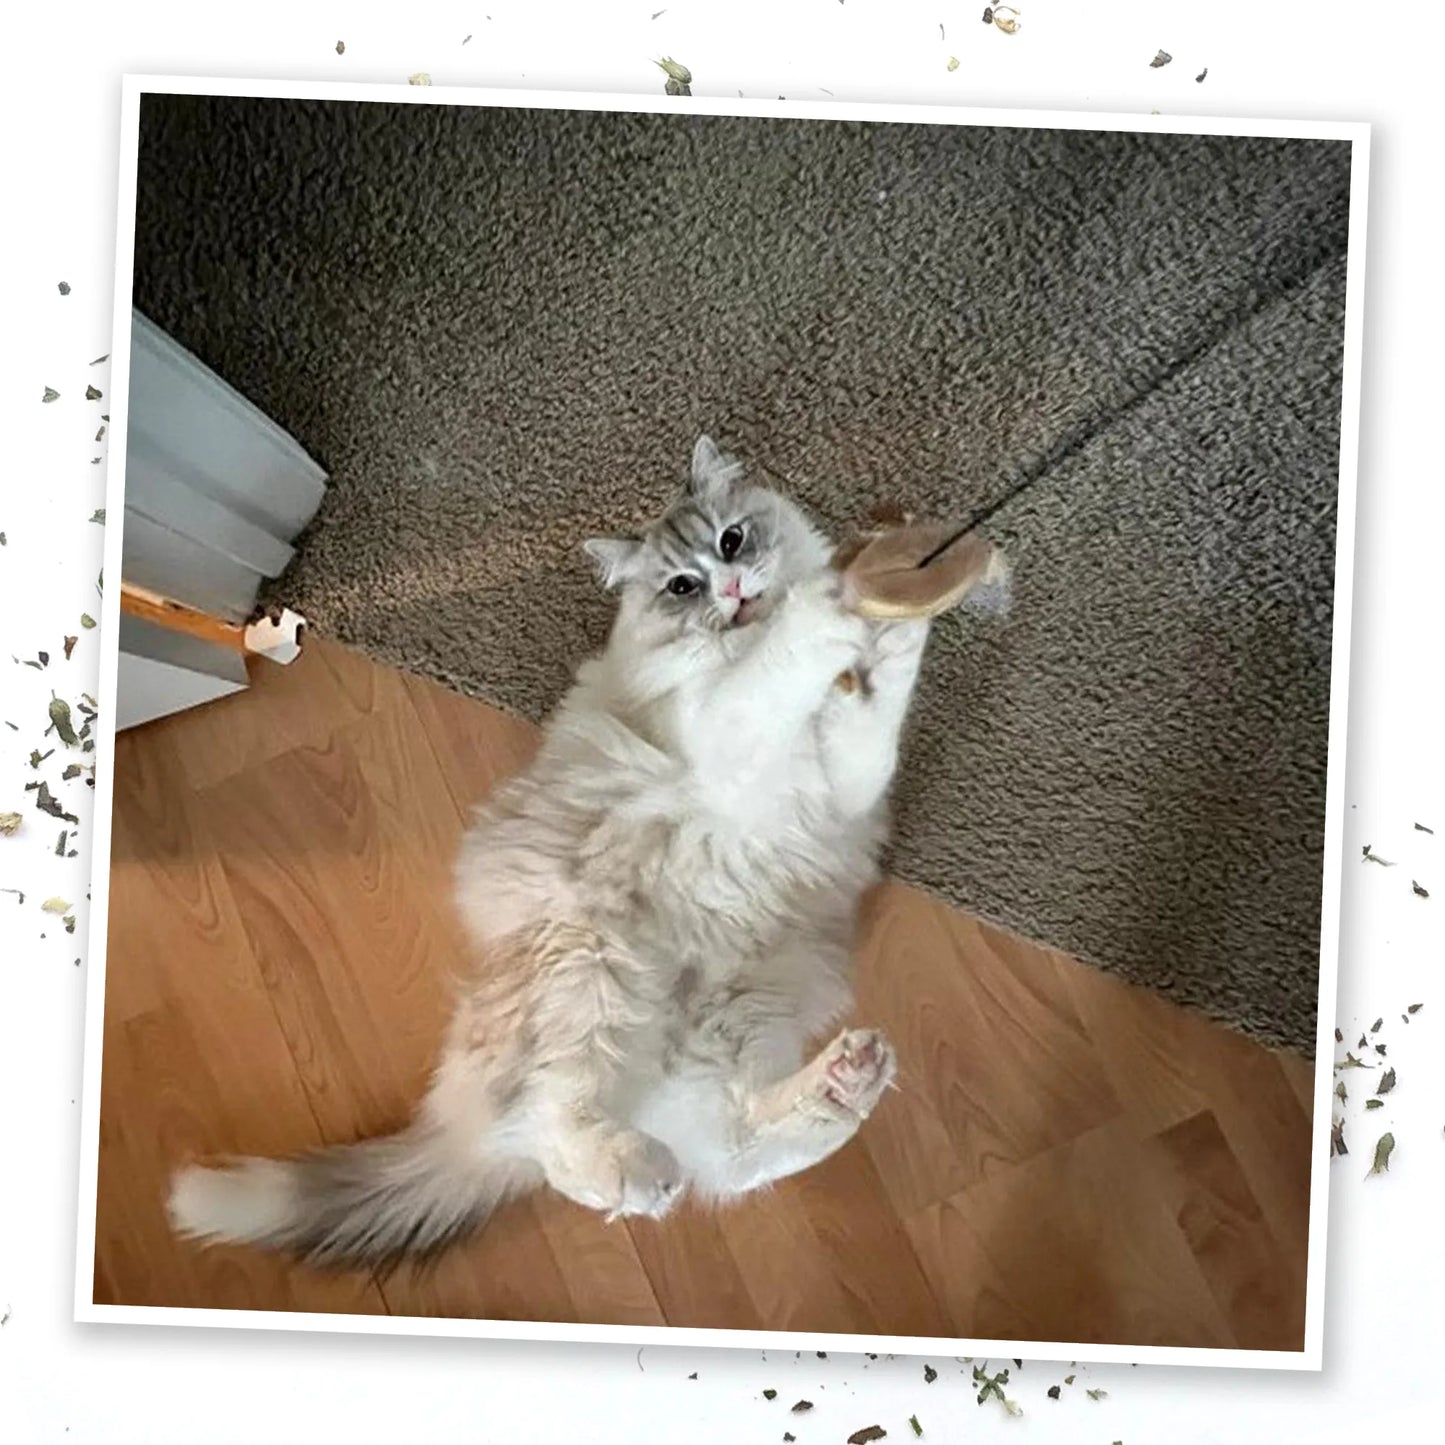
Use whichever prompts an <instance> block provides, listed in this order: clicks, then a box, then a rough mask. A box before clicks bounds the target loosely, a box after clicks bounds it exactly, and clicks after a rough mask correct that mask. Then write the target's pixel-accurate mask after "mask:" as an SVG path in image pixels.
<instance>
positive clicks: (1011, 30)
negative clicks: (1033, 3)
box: [993, 5, 1019, 35]
mask: <svg viewBox="0 0 1445 1445" xmlns="http://www.w3.org/2000/svg"><path fill="white" fill-rule="evenodd" d="M1005 10H1007V11H1008V12H1009V13H1008V15H1005V14H1004V13H1003V12H1004V11H1005ZM1018 14H1019V12H1018V11H1017V10H1015V9H1014V8H1013V6H1012V5H995V6H994V7H993V23H994V24H995V25H996V26H998V28H999V29H1000V30H1002V31H1003V33H1004V34H1005V35H1013V34H1016V33H1017V31H1018V28H1019V21H1018Z"/></svg>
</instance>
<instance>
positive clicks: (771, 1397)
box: [763, 1390, 778, 1400]
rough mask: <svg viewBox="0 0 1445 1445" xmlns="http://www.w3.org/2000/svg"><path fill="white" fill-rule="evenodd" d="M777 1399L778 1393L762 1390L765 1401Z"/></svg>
mask: <svg viewBox="0 0 1445 1445" xmlns="http://www.w3.org/2000/svg"><path fill="white" fill-rule="evenodd" d="M777 1398H778V1392H777V1391H776V1390H764V1391H763V1399H765V1400H776V1399H777Z"/></svg>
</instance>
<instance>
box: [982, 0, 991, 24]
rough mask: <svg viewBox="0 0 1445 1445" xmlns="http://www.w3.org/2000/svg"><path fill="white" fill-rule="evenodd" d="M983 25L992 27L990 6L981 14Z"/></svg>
mask: <svg viewBox="0 0 1445 1445" xmlns="http://www.w3.org/2000/svg"><path fill="white" fill-rule="evenodd" d="M983 23H984V24H985V25H992V24H993V6H992V5H990V6H989V7H988V8H987V9H985V11H984V12H983Z"/></svg>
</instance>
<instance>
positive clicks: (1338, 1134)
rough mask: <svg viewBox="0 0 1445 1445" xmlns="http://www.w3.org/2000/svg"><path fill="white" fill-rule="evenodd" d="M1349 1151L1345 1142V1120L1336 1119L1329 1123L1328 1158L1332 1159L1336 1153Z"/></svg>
mask: <svg viewBox="0 0 1445 1445" xmlns="http://www.w3.org/2000/svg"><path fill="white" fill-rule="evenodd" d="M1349 1152H1350V1151H1349V1148H1348V1147H1347V1146H1346V1144H1345V1121H1344V1120H1343V1119H1336V1120H1335V1122H1334V1123H1333V1124H1331V1125H1330V1158H1331V1159H1333V1158H1334V1157H1335V1155H1336V1154H1348V1153H1349Z"/></svg>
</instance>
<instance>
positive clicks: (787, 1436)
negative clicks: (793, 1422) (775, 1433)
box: [783, 1430, 798, 1442]
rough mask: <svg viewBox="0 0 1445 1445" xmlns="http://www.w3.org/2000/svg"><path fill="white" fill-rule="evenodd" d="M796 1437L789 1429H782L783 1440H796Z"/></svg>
mask: <svg viewBox="0 0 1445 1445" xmlns="http://www.w3.org/2000/svg"><path fill="white" fill-rule="evenodd" d="M797 1438H798V1437H797V1436H796V1435H794V1434H793V1432H792V1431H791V1430H784V1431H783V1440H784V1441H785V1442H786V1441H788V1440H796V1439H797Z"/></svg>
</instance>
